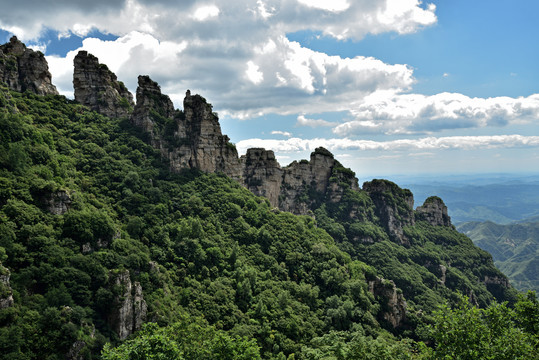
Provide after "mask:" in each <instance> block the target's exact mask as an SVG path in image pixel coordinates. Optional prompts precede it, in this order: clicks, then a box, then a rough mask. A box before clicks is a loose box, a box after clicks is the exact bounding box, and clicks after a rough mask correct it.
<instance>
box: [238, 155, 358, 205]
mask: <svg viewBox="0 0 539 360" xmlns="http://www.w3.org/2000/svg"><path fill="white" fill-rule="evenodd" d="M242 166H243V185H244V186H245V187H246V188H248V189H249V190H250V191H251V192H253V193H254V194H255V195H258V196H265V197H267V198H268V199H269V201H270V204H271V205H272V206H274V207H278V208H279V209H281V210H283V211H289V212H291V213H294V214H301V215H305V214H307V213H308V212H309V211H310V210H313V209H314V208H315V207H316V206H317V205H320V202H321V201H322V200H327V201H329V202H338V201H339V200H340V198H341V197H342V193H343V191H344V188H343V186H342V184H343V183H345V184H347V185H346V187H348V188H350V189H353V190H359V187H358V185H357V179H356V178H355V176H354V174H353V172H351V171H343V170H347V169H345V168H343V167H342V165H341V164H340V163H339V162H338V161H337V160H335V159H334V157H333V154H331V153H330V152H329V151H327V150H326V149H324V148H322V147H320V148H317V149H315V151H314V152H313V153H311V159H310V161H307V160H302V161H300V162H297V161H294V162H293V163H291V164H290V165H288V166H287V167H284V168H281V167H280V165H279V163H278V162H277V160H275V154H274V153H273V151H271V150H265V149H262V148H253V149H249V150H247V154H246V155H245V156H242Z"/></svg>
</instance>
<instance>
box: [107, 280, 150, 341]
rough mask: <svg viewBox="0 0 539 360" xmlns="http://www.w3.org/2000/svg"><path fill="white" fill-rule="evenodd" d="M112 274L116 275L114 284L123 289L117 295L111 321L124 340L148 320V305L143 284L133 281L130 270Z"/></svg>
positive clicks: (113, 327)
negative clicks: (143, 291)
mask: <svg viewBox="0 0 539 360" xmlns="http://www.w3.org/2000/svg"><path fill="white" fill-rule="evenodd" d="M112 276H113V277H114V279H113V282H112V284H113V285H114V286H115V287H116V288H119V289H121V294H119V295H117V296H116V299H115V301H114V308H113V310H112V312H111V315H110V317H109V323H110V325H111V327H112V329H113V330H114V331H115V332H116V334H118V337H119V338H120V340H124V339H125V338H127V337H128V336H129V335H131V334H132V333H133V332H135V331H137V330H140V327H141V326H142V323H143V322H144V321H145V320H146V315H147V313H148V307H147V305H146V301H145V300H144V297H143V295H142V286H141V285H140V283H139V282H135V283H132V282H131V277H130V274H129V271H128V270H125V271H121V272H119V273H116V274H113V275H112Z"/></svg>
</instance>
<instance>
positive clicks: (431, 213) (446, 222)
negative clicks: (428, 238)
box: [415, 196, 452, 226]
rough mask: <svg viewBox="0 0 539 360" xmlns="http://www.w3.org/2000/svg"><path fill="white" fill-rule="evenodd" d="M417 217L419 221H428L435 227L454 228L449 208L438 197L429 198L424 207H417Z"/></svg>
mask: <svg viewBox="0 0 539 360" xmlns="http://www.w3.org/2000/svg"><path fill="white" fill-rule="evenodd" d="M415 215H416V219H417V220H423V221H426V222H428V223H429V224H431V225H433V226H452V225H451V218H450V217H449V215H448V213H447V206H445V204H444V202H443V200H442V199H440V198H439V197H437V196H431V197H429V198H427V199H426V200H425V202H424V203H423V206H418V207H417V209H416V213H415Z"/></svg>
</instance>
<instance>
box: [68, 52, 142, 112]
mask: <svg viewBox="0 0 539 360" xmlns="http://www.w3.org/2000/svg"><path fill="white" fill-rule="evenodd" d="M73 63H74V66H75V71H74V73H73V88H74V90H75V100H77V101H78V102H79V103H81V104H82V105H85V106H88V107H89V108H90V109H92V110H94V111H97V112H98V113H100V114H102V115H105V116H109V117H116V118H120V117H126V116H129V114H130V113H131V111H132V109H133V107H134V105H135V104H134V103H133V95H132V94H131V93H130V92H129V90H127V88H126V87H125V85H124V84H123V83H122V82H120V81H118V78H117V77H116V75H115V74H114V73H113V72H112V71H110V70H109V69H108V67H107V66H106V65H104V64H100V63H99V59H98V58H97V57H95V56H93V55H92V54H89V53H88V52H87V51H79V53H78V54H77V56H75V59H74V60H73Z"/></svg>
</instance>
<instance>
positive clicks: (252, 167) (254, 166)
mask: <svg viewBox="0 0 539 360" xmlns="http://www.w3.org/2000/svg"><path fill="white" fill-rule="evenodd" d="M241 163H242V167H243V185H244V186H245V187H246V188H247V189H248V190H249V191H251V192H252V193H253V194H255V195H258V196H264V197H266V198H268V200H269V202H270V204H271V205H272V206H273V207H278V206H279V196H280V195H281V185H282V184H283V170H282V169H281V165H279V163H278V162H277V160H276V159H275V154H274V153H273V151H271V150H266V149H262V148H252V149H248V150H247V154H245V155H243V156H242V157H241Z"/></svg>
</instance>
